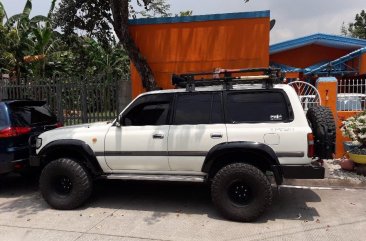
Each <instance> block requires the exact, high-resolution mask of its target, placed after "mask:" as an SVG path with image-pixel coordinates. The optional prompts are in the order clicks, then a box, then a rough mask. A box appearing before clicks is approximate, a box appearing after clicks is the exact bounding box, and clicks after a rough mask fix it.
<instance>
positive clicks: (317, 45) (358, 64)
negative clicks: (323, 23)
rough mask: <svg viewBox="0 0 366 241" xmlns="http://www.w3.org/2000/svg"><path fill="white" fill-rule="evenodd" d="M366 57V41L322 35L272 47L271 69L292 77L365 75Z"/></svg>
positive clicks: (310, 36) (314, 35)
mask: <svg viewBox="0 0 366 241" xmlns="http://www.w3.org/2000/svg"><path fill="white" fill-rule="evenodd" d="M365 55H366V40H363V39H356V38H350V37H344V36H337V35H329V34H320V33H318V34H313V35H309V36H305V37H301V38H297V39H293V40H289V41H284V42H281V43H277V44H273V45H271V46H270V63H271V66H277V67H280V68H281V69H282V70H283V71H284V72H286V73H287V75H288V76H289V78H297V77H299V78H300V79H302V78H303V77H305V78H304V79H310V78H312V77H313V76H328V75H331V76H335V77H344V76H359V75H364V74H366V56H365ZM306 77H307V78H306Z"/></svg>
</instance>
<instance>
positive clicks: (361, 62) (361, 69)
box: [360, 53, 366, 75]
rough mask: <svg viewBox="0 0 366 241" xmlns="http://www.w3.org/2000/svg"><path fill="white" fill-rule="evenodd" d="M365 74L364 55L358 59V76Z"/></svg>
mask: <svg viewBox="0 0 366 241" xmlns="http://www.w3.org/2000/svg"><path fill="white" fill-rule="evenodd" d="M361 74H366V53H364V54H363V55H361V57H360V75H361Z"/></svg>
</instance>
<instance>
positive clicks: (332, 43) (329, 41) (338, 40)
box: [270, 33, 366, 54]
mask: <svg viewBox="0 0 366 241" xmlns="http://www.w3.org/2000/svg"><path fill="white" fill-rule="evenodd" d="M310 44H318V45H322V46H327V47H333V48H341V49H350V50H355V49H359V48H363V47H366V40H364V39H357V38H350V37H345V36H338V35H330V34H323V33H317V34H313V35H309V36H305V37H301V38H297V39H293V40H289V41H285V42H281V43H277V44H272V45H271V46H270V54H275V53H279V52H283V51H287V50H291V49H295V48H299V47H303V46H306V45H310Z"/></svg>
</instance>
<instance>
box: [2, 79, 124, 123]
mask: <svg viewBox="0 0 366 241" xmlns="http://www.w3.org/2000/svg"><path fill="white" fill-rule="evenodd" d="M130 88H131V87H130V81H129V78H126V77H125V78H112V79H108V80H107V79H103V78H100V79H98V78H65V79H63V78H52V79H38V80H22V83H21V84H12V83H11V82H10V81H8V80H7V79H1V80H0V99H31V100H45V101H47V103H48V104H49V105H50V107H51V109H52V110H53V111H54V112H55V114H56V115H57V117H58V119H59V121H60V122H61V123H63V124H64V125H75V124H80V123H90V122H97V121H107V120H113V119H115V118H116V116H117V115H118V113H119V112H120V111H121V110H122V108H123V107H124V106H125V105H126V104H127V103H128V102H129V100H130V98H131V97H130V95H129V93H131V91H130ZM126 89H127V90H126Z"/></svg>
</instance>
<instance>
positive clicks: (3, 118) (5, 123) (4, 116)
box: [0, 103, 9, 130]
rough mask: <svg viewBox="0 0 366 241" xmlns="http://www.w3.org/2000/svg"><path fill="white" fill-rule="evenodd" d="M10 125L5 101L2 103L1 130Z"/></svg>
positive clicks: (0, 104) (0, 112)
mask: <svg viewBox="0 0 366 241" xmlns="http://www.w3.org/2000/svg"><path fill="white" fill-rule="evenodd" d="M7 127H9V118H8V113H7V112H6V106H5V104H4V103H0V130H2V129H5V128H7Z"/></svg>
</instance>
